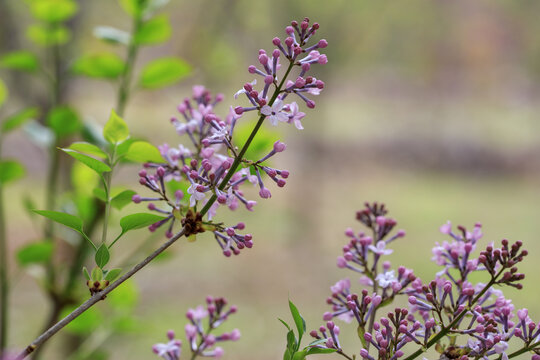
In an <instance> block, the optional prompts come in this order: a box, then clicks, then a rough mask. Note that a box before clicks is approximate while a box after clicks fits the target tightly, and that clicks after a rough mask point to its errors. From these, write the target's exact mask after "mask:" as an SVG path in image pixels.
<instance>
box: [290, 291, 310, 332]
mask: <svg viewBox="0 0 540 360" xmlns="http://www.w3.org/2000/svg"><path fill="white" fill-rule="evenodd" d="M289 309H290V310H291V315H292V317H293V319H294V323H295V324H296V329H297V330H298V342H300V341H301V340H302V336H303V335H304V332H305V331H306V322H305V320H304V318H303V317H302V316H301V315H300V312H299V311H298V309H297V308H296V306H295V305H294V304H293V302H292V301H291V300H289Z"/></svg>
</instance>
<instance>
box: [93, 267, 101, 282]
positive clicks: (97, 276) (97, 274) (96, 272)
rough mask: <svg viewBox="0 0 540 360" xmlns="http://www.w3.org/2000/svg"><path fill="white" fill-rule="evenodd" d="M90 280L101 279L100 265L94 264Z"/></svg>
mask: <svg viewBox="0 0 540 360" xmlns="http://www.w3.org/2000/svg"><path fill="white" fill-rule="evenodd" d="M91 277H92V281H101V280H103V270H101V268H100V267H98V266H94V268H93V269H92V275H91Z"/></svg>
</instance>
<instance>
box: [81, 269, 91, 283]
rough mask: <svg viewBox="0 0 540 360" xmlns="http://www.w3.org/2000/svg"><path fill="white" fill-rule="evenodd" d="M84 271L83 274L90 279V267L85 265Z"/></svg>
mask: <svg viewBox="0 0 540 360" xmlns="http://www.w3.org/2000/svg"><path fill="white" fill-rule="evenodd" d="M82 272H83V275H84V277H85V278H86V280H90V279H91V277H90V273H89V272H88V269H87V268H86V266H83V268H82Z"/></svg>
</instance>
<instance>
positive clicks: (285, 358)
mask: <svg viewBox="0 0 540 360" xmlns="http://www.w3.org/2000/svg"><path fill="white" fill-rule="evenodd" d="M291 359H292V354H291V351H290V350H289V349H288V348H287V349H285V352H284V353H283V360H291Z"/></svg>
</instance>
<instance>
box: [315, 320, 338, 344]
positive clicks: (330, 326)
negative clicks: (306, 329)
mask: <svg viewBox="0 0 540 360" xmlns="http://www.w3.org/2000/svg"><path fill="white" fill-rule="evenodd" d="M339 332H340V329H339V326H337V325H336V324H334V322H333V321H328V322H327V323H326V326H321V327H320V328H319V331H318V332H317V330H312V331H310V333H309V334H310V335H311V336H312V337H313V338H315V339H317V340H318V341H316V342H315V343H312V344H313V346H312V347H317V348H320V349H336V350H341V346H340V345H339V339H338V335H339ZM319 334H320V335H319Z"/></svg>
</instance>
